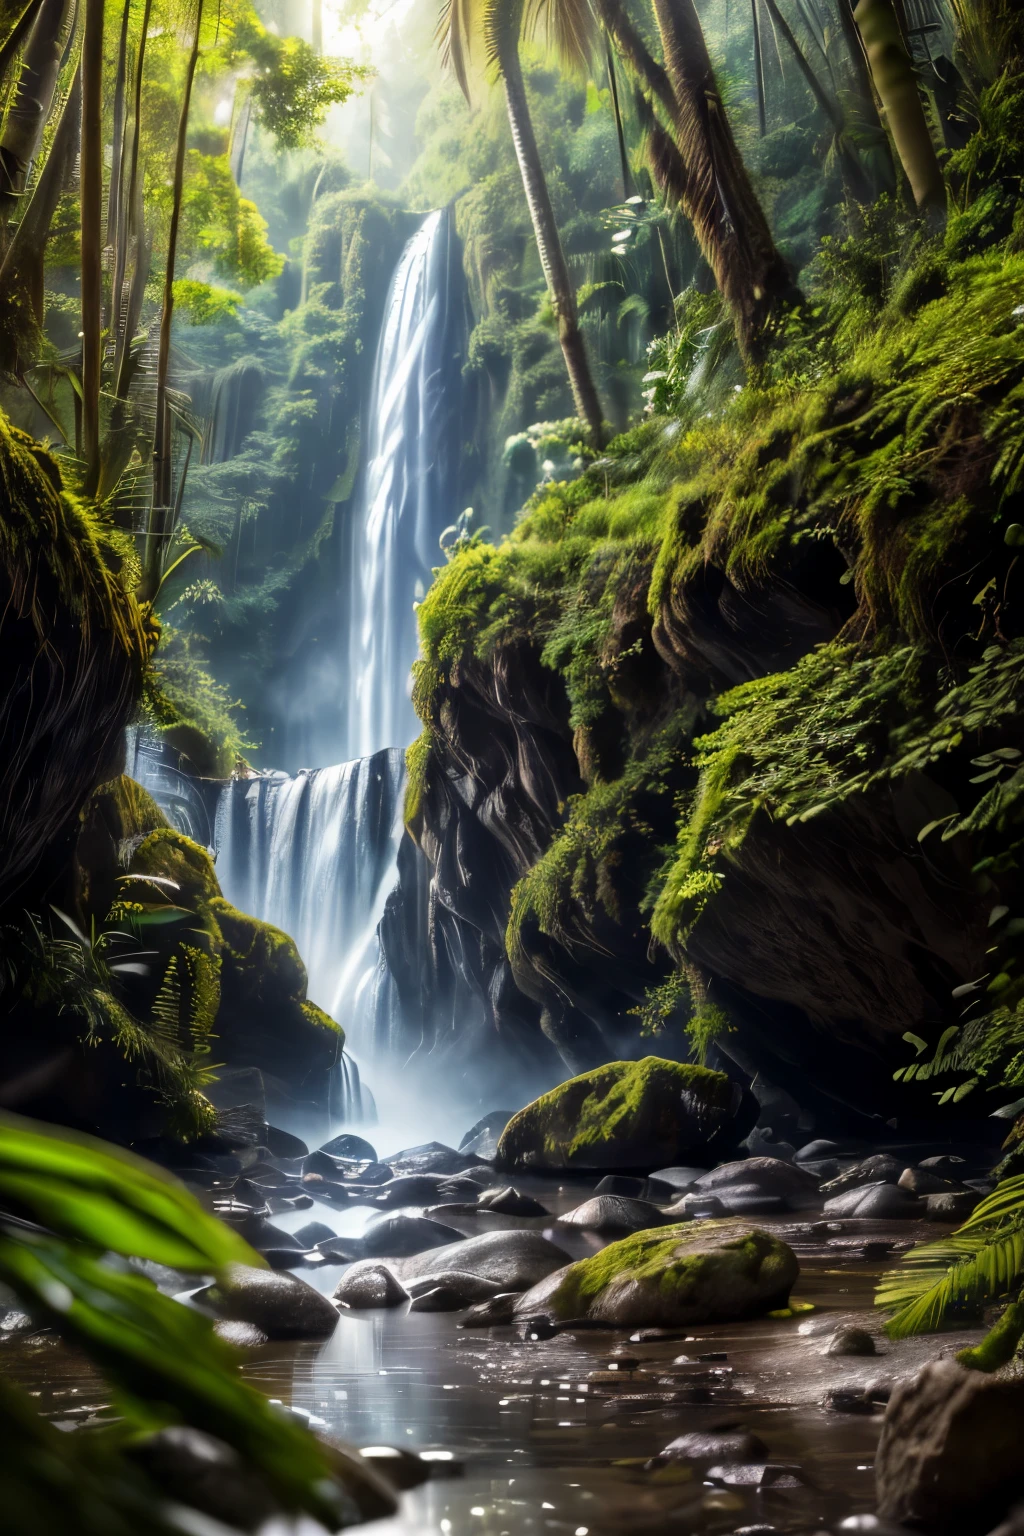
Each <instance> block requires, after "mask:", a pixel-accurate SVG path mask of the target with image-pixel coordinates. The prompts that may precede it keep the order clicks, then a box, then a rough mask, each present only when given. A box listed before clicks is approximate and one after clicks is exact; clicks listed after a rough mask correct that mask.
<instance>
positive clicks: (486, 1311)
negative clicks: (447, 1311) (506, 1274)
mask: <svg viewBox="0 0 1024 1536" xmlns="http://www.w3.org/2000/svg"><path fill="white" fill-rule="evenodd" d="M519 1295H520V1293H519V1292H518V1291H499V1292H498V1294H497V1295H495V1296H492V1297H490V1299H489V1300H487V1301H480V1302H477V1304H476V1306H473V1307H470V1309H469V1311H468V1312H467V1313H466V1315H465V1317H464V1318H462V1319H461V1320H460V1322H459V1327H460V1328H503V1327H504V1326H505V1325H506V1324H507V1323H510V1322H511V1321H512V1317H513V1313H514V1312H515V1308H516V1302H517V1301H518V1300H519Z"/></svg>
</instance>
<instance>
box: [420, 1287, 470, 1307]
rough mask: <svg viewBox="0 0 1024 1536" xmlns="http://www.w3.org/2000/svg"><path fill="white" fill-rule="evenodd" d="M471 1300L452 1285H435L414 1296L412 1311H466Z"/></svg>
mask: <svg viewBox="0 0 1024 1536" xmlns="http://www.w3.org/2000/svg"><path fill="white" fill-rule="evenodd" d="M468 1306H469V1302H468V1301H467V1300H466V1298H465V1296H463V1295H462V1293H461V1291H456V1290H453V1289H452V1287H451V1286H450V1285H435V1286H432V1287H431V1288H430V1290H429V1291H421V1292H420V1293H419V1295H418V1296H414V1297H413V1301H412V1305H411V1306H410V1308H409V1311H410V1312H464V1311H465V1310H466V1308H467V1307H468Z"/></svg>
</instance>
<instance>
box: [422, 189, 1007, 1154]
mask: <svg viewBox="0 0 1024 1536" xmlns="http://www.w3.org/2000/svg"><path fill="white" fill-rule="evenodd" d="M982 222H983V221H982V219H981V216H980V215H979V216H978V218H977V219H976V220H974V221H972V218H971V214H970V211H969V210H968V212H967V213H964V214H962V215H960V217H959V219H958V220H954V221H953V222H952V223H951V225H950V227H949V230H948V231H947V233H946V235H945V236H944V237H943V238H942V239H935V238H933V239H930V240H929V239H925V238H923V237H922V236H921V234H920V232H916V233H915V234H913V236H912V238H911V237H908V238H907V241H906V248H907V250H908V252H909V254H908V255H907V256H906V257H905V258H904V260H903V262H902V264H899V263H897V264H896V265H895V266H894V268H893V270H892V272H891V275H890V281H889V283H888V285H887V287H886V289H885V292H884V295H883V296H882V297H878V296H877V294H876V295H875V296H874V297H872V296H871V291H870V289H867V290H865V289H863V288H862V289H861V290H860V291H856V289H851V287H850V286H849V285H850V282H851V279H850V278H849V274H848V273H847V275H846V278H845V279H844V281H845V282H846V284H847V286H846V288H845V290H844V289H843V287H842V285H841V284H839V285H838V287H837V288H836V291H834V292H833V294H832V297H831V299H830V301H829V303H830V304H831V305H832V308H831V309H830V308H829V304H825V305H824V306H823V309H824V316H823V319H822V320H821V321H819V324H818V327H817V328H816V329H814V328H812V334H811V337H810V338H808V335H807V334H806V332H805V333H804V334H802V335H799V336H797V335H792V336H790V337H788V338H787V339H786V341H785V342H784V343H783V345H782V346H781V348H780V350H779V353H778V355H777V358H776V360H775V362H774V363H773V364H771V365H770V367H769V369H768V370H767V371H766V372H765V373H764V374H763V375H762V376H761V377H760V378H758V379H757V380H752V381H750V382H749V383H748V384H747V385H746V386H745V387H744V388H743V389H742V390H738V391H735V392H733V393H732V394H731V395H730V396H729V397H724V398H723V397H722V396H719V397H718V398H715V397H714V395H713V393H712V394H711V396H710V398H709V397H708V394H707V392H705V394H704V395H703V397H701V396H697V397H696V398H694V397H693V392H692V391H691V393H690V394H689V395H688V394H687V390H686V387H685V386H686V379H685V377H684V378H683V380H682V387H681V388H680V390H679V392H678V395H677V398H676V399H675V400H674V401H670V402H668V403H669V404H671V405H673V406H674V410H673V412H672V414H671V415H666V416H662V417H659V416H656V417H654V418H653V419H652V420H650V421H649V422H648V423H646V424H645V425H644V426H643V427H641V428H639V429H638V430H637V431H635V432H634V433H632V434H630V435H629V436H627V437H625V438H621V439H619V440H617V442H616V443H614V444H613V445H612V447H611V449H610V450H609V451H608V453H607V455H606V456H605V458H604V459H602V460H599V461H598V462H597V463H596V464H594V465H593V466H592V467H591V468H590V469H589V470H587V471H586V472H585V473H584V474H583V475H582V476H581V478H580V479H578V480H576V481H574V482H572V483H568V484H553V485H548V486H546V487H543V488H541V490H539V491H538V492H537V494H536V495H535V496H534V498H533V499H532V501H531V502H530V504H529V506H528V508H527V510H526V512H525V514H524V515H523V518H522V519H521V521H520V523H519V525H518V527H517V528H516V530H515V532H514V533H513V534H512V535H511V536H510V537H509V538H508V539H506V540H505V541H504V542H503V543H501V544H500V545H498V546H497V547H492V546H488V545H484V544H482V543H479V542H468V543H463V545H462V546H461V547H460V548H459V549H458V550H457V551H456V552H455V553H454V555H453V557H452V558H451V560H450V562H449V564H448V566H447V567H446V568H445V569H443V570H442V571H440V572H439V573H438V576H437V580H436V582H435V585H434V587H433V588H432V589H431V591H430V593H429V594H428V596H427V600H426V602H425V603H424V605H423V607H422V609H421V633H422V638H423V652H424V661H423V662H422V663H421V666H420V673H419V677H418V682H417V702H418V707H419V710H420V714H421V716H422V718H423V720H424V723H425V730H424V734H423V736H422V738H421V739H420V741H419V742H418V743H417V744H416V746H415V747H414V748H413V749H412V751H411V753H410V801H409V822H410V827H411V829H412V831H413V833H414V836H415V837H416V838H417V840H418V842H419V845H420V847H421V848H422V850H423V852H424V853H425V855H426V856H427V859H428V861H429V863H430V865H431V867H432V870H433V896H432V899H433V903H434V910H433V926H434V931H435V933H439V932H443V933H451V932H454V933H457V935H458V946H459V949H460V951H461V952H462V953H470V952H471V953H473V955H474V956H475V957H479V958H478V959H476V960H475V967H476V968H475V971H474V976H473V982H474V985H475V987H476V989H477V991H478V993H479V994H481V995H483V996H484V997H487V998H491V997H494V996H497V997H500V999H501V1006H500V1007H491V1008H490V1011H489V1014H488V1023H489V1027H490V1029H491V1030H492V1031H493V1032H494V1034H495V1035H496V1036H498V1037H500V1036H502V1035H507V1034H513V1035H514V1036H515V1037H516V1039H517V1040H519V1041H520V1042H521V1043H522V1048H523V1049H524V1050H532V1051H535V1052H536V1054H537V1059H538V1061H540V1060H546V1059H549V1055H550V1048H551V1046H552V1045H553V1046H554V1047H555V1048H556V1050H557V1052H558V1055H559V1057H560V1058H561V1062H562V1063H564V1065H565V1066H566V1067H568V1068H570V1069H572V1070H574V1071H577V1070H580V1069H581V1068H584V1067H588V1066H592V1065H594V1064H595V1063H596V1062H598V1061H601V1060H607V1059H609V1058H611V1057H613V1056H614V1055H616V1054H624V1053H627V1052H628V1053H629V1054H634V1055H636V1054H642V1053H643V1052H644V1050H645V1049H647V1046H646V1045H645V1043H644V1040H643V1038H642V1036H643V1035H644V1034H645V1033H650V1032H652V1031H653V1032H655V1033H660V1035H661V1038H660V1040H659V1041H658V1042H657V1049H658V1051H659V1053H661V1054H666V1053H668V1052H667V1047H671V1048H673V1049H676V1050H678V1051H679V1052H680V1053H681V1054H685V1052H686V1051H687V1050H696V1051H698V1052H700V1051H702V1050H705V1049H707V1048H709V1046H710V1048H711V1049H713V1050H714V1051H718V1052H722V1053H725V1054H726V1055H727V1056H730V1057H732V1058H733V1060H734V1062H735V1064H736V1065H737V1066H738V1067H739V1068H740V1069H741V1070H742V1071H744V1072H745V1073H747V1074H748V1075H750V1076H754V1074H755V1073H759V1074H761V1076H762V1078H767V1079H769V1080H770V1079H774V1080H776V1081H779V1080H782V1079H784V1080H785V1082H786V1084H787V1087H789V1088H790V1090H791V1091H792V1092H793V1093H795V1095H796V1097H797V1098H798V1099H799V1100H800V1102H801V1103H802V1104H803V1105H804V1107H805V1108H806V1109H808V1110H809V1111H810V1112H811V1113H812V1114H814V1115H815V1116H816V1117H817V1118H818V1120H819V1122H820V1123H821V1124H823V1125H824V1124H832V1125H836V1124H838V1123H841V1122H842V1120H843V1119H844V1118H846V1119H847V1120H849V1121H850V1123H855V1122H856V1119H857V1115H858V1113H872V1114H881V1115H882V1117H883V1118H889V1117H891V1116H894V1115H895V1116H898V1117H900V1118H901V1119H905V1118H907V1117H910V1118H913V1117H916V1116H921V1115H930V1114H932V1113H934V1112H935V1110H936V1099H937V1097H938V1096H939V1095H941V1096H942V1097H943V1100H944V1103H945V1104H946V1105H947V1109H948V1112H952V1113H972V1114H985V1113H989V1112H991V1109H992V1108H994V1107H996V1105H997V1104H998V1103H1001V1102H1003V1101H1004V1100H1005V1098H1006V1096H1007V1091H1006V1090H1007V1088H1012V1087H1013V1086H1014V1085H1015V1084H1016V1083H1017V1081H1018V1079H1019V1077H1020V1067H1019V1062H1020V1059H1021V1058H1020V1056H1019V1054H1018V1053H1019V1051H1020V1048H1021V1046H1022V1045H1024V1027H1022V1020H1021V1015H1020V1012H1019V1009H1018V1002H1017V999H1018V990H1019V988H1020V985H1021V984H1020V981H1019V979H1018V973H1017V971H1016V969H1015V967H1016V964H1017V958H1016V956H1017V947H1018V944H1019V939H1018V928H1024V923H1020V924H1018V920H1017V918H1016V916H1015V913H1016V912H1017V910H1018V902H1019V900H1020V898H1021V897H1022V895H1024V892H1021V891H1020V890H1019V885H1020V871H1019V868H1018V858H1017V848H1018V842H1019V840H1020V838H1021V835H1022V824H1024V800H1022V799H1021V790H1022V789H1024V769H1021V768H1020V767H1018V764H1019V762H1020V761H1021V752H1022V750H1024V741H1022V740H1021V736H1022V730H1021V722H1020V718H1019V714H1018V703H1017V700H1018V699H1019V697H1020V692H1021V684H1022V682H1024V675H1022V666H1024V642H1022V640H1021V638H1020V636H1021V632H1022V621H1024V612H1022V607H1021V585H1020V582H1021V577H1020V566H1019V563H1018V555H1017V550H1018V549H1019V547H1020V546H1021V544H1024V530H1022V527H1021V523H1020V522H1019V521H1018V519H1019V518H1021V516H1022V506H1024V500H1022V494H1021V488H1022V484H1024V480H1022V476H1021V465H1022V464H1024V416H1022V413H1021V409H1020V402H1021V401H1022V400H1024V334H1022V331H1021V323H1022V316H1021V311H1020V294H1021V292H1022V291H1024V259H1022V257H1021V256H1020V255H1019V254H1018V253H1017V242H1016V240H1015V237H1014V236H1013V235H1012V233H1011V234H1010V235H1009V237H1008V238H1004V239H1003V240H1002V241H1001V242H999V243H997V244H996V246H995V249H989V250H987V251H986V250H985V249H984V247H985V243H986V240H988V241H989V243H991V231H989V232H988V233H987V234H986V232H985V231H984V230H983V228H982ZM1004 234H1005V227H1004ZM840 321H841V323H840ZM449 947H451V946H450V945H449ZM907 1036H912V1037H913V1038H912V1039H907V1038H906V1037H907ZM712 1042H713V1044H712ZM990 1089H991V1090H999V1092H1000V1093H1001V1095H1002V1097H1001V1098H998V1099H989V1098H988V1097H987V1095H986V1093H985V1090H990ZM943 1112H944V1113H945V1112H947V1110H944V1111H943Z"/></svg>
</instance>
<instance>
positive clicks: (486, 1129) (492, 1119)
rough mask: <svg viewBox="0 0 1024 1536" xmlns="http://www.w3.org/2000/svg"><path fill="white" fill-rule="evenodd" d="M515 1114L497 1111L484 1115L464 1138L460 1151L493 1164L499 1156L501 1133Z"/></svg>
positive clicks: (506, 1110)
mask: <svg viewBox="0 0 1024 1536" xmlns="http://www.w3.org/2000/svg"><path fill="white" fill-rule="evenodd" d="M514 1114H515V1110H513V1109H496V1110H494V1111H492V1113H491V1114H489V1115H484V1117H483V1119H482V1120H478V1121H477V1122H476V1124H475V1125H473V1126H471V1127H470V1128H469V1130H468V1131H467V1132H466V1134H465V1136H463V1138H462V1140H461V1141H460V1142H459V1151H460V1152H463V1153H465V1154H466V1156H473V1157H482V1158H483V1159H484V1161H485V1162H488V1163H490V1162H493V1161H494V1159H495V1157H497V1155H498V1141H499V1139H500V1137H501V1133H502V1131H503V1130H504V1129H505V1127H506V1125H508V1123H509V1121H510V1120H511V1119H512V1116H513V1115H514Z"/></svg>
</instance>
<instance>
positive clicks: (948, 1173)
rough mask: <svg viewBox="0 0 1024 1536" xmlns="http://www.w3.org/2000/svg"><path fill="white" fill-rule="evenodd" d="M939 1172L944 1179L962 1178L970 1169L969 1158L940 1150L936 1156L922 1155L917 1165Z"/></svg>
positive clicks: (931, 1171) (930, 1171) (929, 1170)
mask: <svg viewBox="0 0 1024 1536" xmlns="http://www.w3.org/2000/svg"><path fill="white" fill-rule="evenodd" d="M917 1166H918V1167H919V1168H927V1170H928V1172H929V1173H937V1174H938V1175H939V1177H940V1178H942V1179H962V1178H963V1176H964V1174H965V1173H967V1171H968V1164H967V1159H966V1158H964V1157H956V1156H955V1155H954V1154H953V1153H952V1152H940V1153H939V1154H938V1155H937V1156H936V1157H922V1159H921V1161H920V1162H919V1163H918V1165H917Z"/></svg>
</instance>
